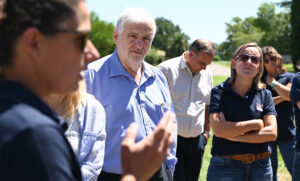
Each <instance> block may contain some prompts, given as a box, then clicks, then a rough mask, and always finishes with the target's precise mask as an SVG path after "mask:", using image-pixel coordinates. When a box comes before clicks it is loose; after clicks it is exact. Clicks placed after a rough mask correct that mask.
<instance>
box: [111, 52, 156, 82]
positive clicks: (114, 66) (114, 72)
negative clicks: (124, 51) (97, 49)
mask: <svg viewBox="0 0 300 181" xmlns="http://www.w3.org/2000/svg"><path fill="white" fill-rule="evenodd" d="M110 59H111V60H110V61H111V64H110V73H109V76H111V77H113V76H119V75H123V76H127V77H130V76H131V75H130V74H129V73H128V72H127V70H126V69H125V67H124V66H123V64H122V63H121V60H120V59H119V56H118V53H117V49H116V50H115V51H114V53H113V54H112V56H111V57H110ZM143 75H144V76H145V77H146V78H149V77H152V76H154V73H153V72H152V70H151V68H150V65H149V64H148V63H146V62H145V61H143Z"/></svg>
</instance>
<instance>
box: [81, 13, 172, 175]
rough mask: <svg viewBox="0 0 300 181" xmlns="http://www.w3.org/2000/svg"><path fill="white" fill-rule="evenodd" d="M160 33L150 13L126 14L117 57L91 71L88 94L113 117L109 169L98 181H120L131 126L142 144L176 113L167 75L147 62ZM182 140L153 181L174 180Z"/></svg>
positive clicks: (120, 26)
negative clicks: (125, 140) (122, 152)
mask: <svg viewBox="0 0 300 181" xmlns="http://www.w3.org/2000/svg"><path fill="white" fill-rule="evenodd" d="M155 31H156V25H155V20H154V18H153V17H152V16H151V15H150V14H149V13H148V12H147V11H146V10H144V9H142V8H129V9H127V10H125V12H124V13H123V14H121V16H120V17H119V20H118V22H117V26H116V28H115V30H114V33H113V38H114V42H115V44H116V46H117V48H116V50H115V52H114V53H113V54H112V55H111V56H110V57H109V58H107V59H106V60H98V61H96V62H93V63H91V64H90V65H89V66H88V70H87V71H86V74H85V78H86V82H87V89H88V92H89V93H91V94H93V95H94V96H95V97H96V98H97V99H98V100H99V101H100V102H101V103H102V104H103V106H104V108H105V112H106V115H109V116H107V120H106V123H107V125H106V132H107V139H106V146H105V147H106V148H105V157H104V165H103V169H102V172H101V174H100V176H99V178H98V180H119V179H120V176H121V174H122V173H123V170H122V168H121V158H120V147H121V142H122V140H123V138H124V136H125V133H126V130H127V128H128V126H129V124H130V123H132V122H135V123H136V124H137V125H138V127H139V131H138V134H137V138H136V141H140V140H142V139H143V138H145V137H146V136H148V135H150V134H151V133H152V132H153V130H154V129H155V128H156V126H157V125H158V123H159V121H160V119H161V118H162V116H163V114H164V113H165V112H166V111H168V110H171V111H172V112H174V110H173V105H172V102H171V97H170V94H169V88H168V84H167V81H166V79H165V77H164V75H163V74H162V73H161V72H160V71H159V70H158V69H157V68H155V67H153V66H151V65H150V64H148V63H146V62H145V61H144V58H145V57H146V55H147V54H148V52H149V50H150V48H151V44H152V41H153V38H154V36H155ZM176 136H177V134H175V137H174V139H175V143H174V144H173V145H172V146H171V151H170V154H169V155H168V156H167V159H166V160H165V161H164V163H163V164H162V166H161V168H160V169H159V171H158V172H156V173H155V174H154V175H153V177H152V178H151V180H172V172H173V171H174V167H175V164H176V161H177V159H176V157H175V151H176V139H177V138H176ZM145 156H146V155H145ZM162 159H163V158H162Z"/></svg>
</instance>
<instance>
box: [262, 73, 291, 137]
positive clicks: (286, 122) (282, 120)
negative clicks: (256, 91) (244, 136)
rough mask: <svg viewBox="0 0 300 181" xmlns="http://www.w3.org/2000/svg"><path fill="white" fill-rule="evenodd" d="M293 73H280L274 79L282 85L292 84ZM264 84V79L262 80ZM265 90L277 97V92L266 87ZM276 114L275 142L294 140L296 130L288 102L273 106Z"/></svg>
mask: <svg viewBox="0 0 300 181" xmlns="http://www.w3.org/2000/svg"><path fill="white" fill-rule="evenodd" d="M294 76H295V74H294V73H286V72H284V73H281V74H279V75H277V76H276V77H275V79H276V81H277V82H279V83H281V84H282V85H287V84H288V83H292V81H293V78H294ZM262 81H263V82H264V83H265V78H264V79H263V80H262ZM267 89H268V90H270V91H271V93H272V97H276V96H278V94H277V92H276V91H275V90H273V89H272V87H271V86H269V85H267ZM275 109H276V112H277V132H278V134H277V140H276V141H290V140H294V139H295V135H296V128H295V125H294V117H295V114H294V109H293V105H292V103H291V102H289V101H283V102H281V103H280V104H277V105H276V106H275Z"/></svg>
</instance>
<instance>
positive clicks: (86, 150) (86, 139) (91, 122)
mask: <svg viewBox="0 0 300 181" xmlns="http://www.w3.org/2000/svg"><path fill="white" fill-rule="evenodd" d="M81 113H82V114H86V115H84V116H83V118H84V120H83V124H82V125H84V126H83V127H82V128H81V129H82V140H81V148H80V156H79V163H80V166H81V172H82V178H83V180H84V181H91V180H97V177H98V175H99V174H100V172H101V169H102V166H103V161H104V151H105V139H106V131H105V111H104V108H103V106H102V105H101V104H100V103H99V102H98V101H97V100H96V99H95V98H94V97H93V96H92V95H87V99H86V106H85V107H84V111H83V112H81ZM80 118H82V116H80Z"/></svg>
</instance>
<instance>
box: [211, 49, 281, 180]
mask: <svg viewBox="0 0 300 181" xmlns="http://www.w3.org/2000/svg"><path fill="white" fill-rule="evenodd" d="M263 66H264V63H263V53H262V50H261V48H260V47H259V46H258V45H257V44H256V43H246V44H243V45H241V46H240V47H239V48H238V49H237V50H236V51H235V53H234V56H233V58H232V60H231V78H229V79H227V80H226V81H225V82H223V83H221V84H220V85H218V86H216V87H215V88H213V89H212V92H211V99H210V108H209V118H210V124H211V128H212V130H213V132H214V137H213V144H212V150H211V154H212V158H211V160H210V164H209V168H208V172H207V180H208V181H216V180H262V181H263V180H264V181H271V180H272V168H271V161H270V157H269V156H270V149H269V146H268V142H270V141H275V140H276V136H277V124H276V111H275V106H274V103H273V99H272V95H271V92H270V91H269V90H267V89H265V88H263V86H264V84H262V83H261V81H260V78H261V76H262V73H263V68H264V67H263Z"/></svg>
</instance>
